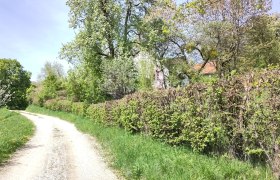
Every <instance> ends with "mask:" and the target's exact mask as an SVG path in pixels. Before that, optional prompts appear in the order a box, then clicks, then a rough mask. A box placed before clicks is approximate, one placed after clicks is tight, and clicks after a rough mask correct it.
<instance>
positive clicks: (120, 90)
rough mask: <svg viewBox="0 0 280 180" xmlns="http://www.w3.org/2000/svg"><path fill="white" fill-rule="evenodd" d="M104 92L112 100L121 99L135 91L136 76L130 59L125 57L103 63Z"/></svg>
mask: <svg viewBox="0 0 280 180" xmlns="http://www.w3.org/2000/svg"><path fill="white" fill-rule="evenodd" d="M102 67H103V68H102V70H103V80H104V82H103V84H102V88H103V89H104V91H105V92H106V93H107V94H109V95H111V96H112V97H114V98H122V97H123V96H124V95H126V94H130V93H132V92H134V91H135V89H136V80H137V74H136V71H135V67H134V64H133V62H132V60H131V59H129V58H128V57H126V56H123V57H119V58H115V59H112V60H108V61H103V63H102Z"/></svg>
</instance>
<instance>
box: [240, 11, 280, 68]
mask: <svg viewBox="0 0 280 180" xmlns="http://www.w3.org/2000/svg"><path fill="white" fill-rule="evenodd" d="M248 26H249V27H248V32H247V34H246V35H247V38H248V44H247V45H246V46H245V47H244V49H245V53H244V58H243V61H242V64H241V67H240V69H241V70H243V71H247V70H248V67H251V68H267V67H268V66H269V65H280V58H279V57H280V41H279V37H277V30H278V29H280V20H279V18H277V17H276V16H269V15H263V16H257V17H254V18H253V19H252V20H251V21H250V22H249V24H248ZM245 67H247V68H245Z"/></svg>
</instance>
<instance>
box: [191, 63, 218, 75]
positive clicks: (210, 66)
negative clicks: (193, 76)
mask: <svg viewBox="0 0 280 180" xmlns="http://www.w3.org/2000/svg"><path fill="white" fill-rule="evenodd" d="M202 66H203V63H199V64H195V65H194V67H193V68H194V70H196V71H199V70H200V69H201V67H202ZM216 72H217V64H216V62H215V61H209V62H207V63H206V64H205V66H204V68H203V69H202V70H201V72H200V73H201V74H202V75H213V74H216Z"/></svg>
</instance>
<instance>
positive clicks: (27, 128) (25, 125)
mask: <svg viewBox="0 0 280 180" xmlns="http://www.w3.org/2000/svg"><path fill="white" fill-rule="evenodd" d="M33 133H34V124H33V123H32V122H31V121H29V120H27V119H26V118H25V117H23V116H22V115H20V114H18V113H16V112H11V111H8V110H7V109H0V164H2V163H3V162H5V160H7V159H8V158H9V157H10V155H11V154H12V153H13V152H15V151H16V149H17V148H19V147H21V146H23V145H24V144H25V143H26V142H27V141H28V139H29V138H30V137H31V136H32V135H33Z"/></svg>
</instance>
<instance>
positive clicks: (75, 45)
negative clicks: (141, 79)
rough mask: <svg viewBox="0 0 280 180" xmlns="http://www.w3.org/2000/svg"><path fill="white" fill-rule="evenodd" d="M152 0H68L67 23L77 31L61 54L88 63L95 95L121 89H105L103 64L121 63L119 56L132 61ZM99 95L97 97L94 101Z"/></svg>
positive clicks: (74, 60) (79, 62) (83, 63)
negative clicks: (68, 16) (68, 18)
mask: <svg viewBox="0 0 280 180" xmlns="http://www.w3.org/2000/svg"><path fill="white" fill-rule="evenodd" d="M153 2H154V1H153V0H106V1H104V0H89V1H84V0H78V1H77V0H68V1H67V5H68V6H69V7H70V21H69V22H70V26H71V27H72V28H73V29H75V30H77V31H78V33H77V35H76V38H75V40H74V41H72V42H70V43H68V44H66V45H64V46H63V47H62V50H61V53H60V57H61V58H62V59H66V60H67V61H68V62H71V63H73V64H75V65H76V66H81V67H87V69H86V71H88V73H89V74H90V75H91V77H94V78H93V79H92V81H91V83H90V84H91V87H94V89H95V90H96V91H95V92H96V93H95V97H100V96H102V95H104V94H106V93H109V92H110V94H111V95H112V94H119V93H120V92H119V90H117V89H118V88H117V89H115V90H117V91H118V92H112V91H111V90H112V89H111V90H110V91H108V88H105V87H108V86H107V84H106V83H107V82H108V79H107V78H109V76H110V75H109V74H108V75H107V74H106V73H108V72H109V71H107V70H104V68H105V67H108V68H109V66H107V65H108V64H109V63H111V65H116V66H117V67H120V66H119V65H118V62H119V61H120V62H119V63H123V62H121V59H123V58H124V57H125V58H124V59H126V60H128V61H131V62H127V64H132V61H133V57H135V56H136V55H137V54H138V53H139V52H140V51H141V50H140V47H141V44H142V41H143V37H144V35H143V34H144V32H143V31H146V29H145V27H144V22H143V19H144V17H145V15H146V14H147V13H148V8H149V7H150V6H152V5H153ZM112 68H114V67H112ZM89 71H90V72H89ZM104 73H105V74H104ZM110 73H111V72H110ZM104 78H106V79H104ZM109 79H110V78H109ZM133 86H134V85H133ZM104 91H105V92H104ZM124 92H127V93H128V92H130V91H127V90H126V91H124ZM97 93H99V94H97ZM121 94H122V93H121ZM98 99H100V98H97V99H95V100H94V101H96V100H98Z"/></svg>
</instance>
